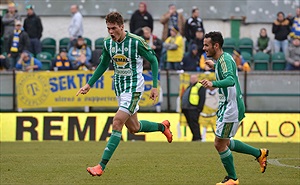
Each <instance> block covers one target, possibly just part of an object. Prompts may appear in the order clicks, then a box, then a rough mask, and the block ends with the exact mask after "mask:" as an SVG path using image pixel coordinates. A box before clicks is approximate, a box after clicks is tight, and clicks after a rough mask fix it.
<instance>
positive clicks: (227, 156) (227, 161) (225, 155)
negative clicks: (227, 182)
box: [219, 148, 237, 179]
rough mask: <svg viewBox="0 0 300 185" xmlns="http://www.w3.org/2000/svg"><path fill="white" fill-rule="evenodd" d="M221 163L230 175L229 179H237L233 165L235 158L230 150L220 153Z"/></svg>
mask: <svg viewBox="0 0 300 185" xmlns="http://www.w3.org/2000/svg"><path fill="white" fill-rule="evenodd" d="M219 155H220V158H221V161H222V163H223V166H224V168H225V170H226V172H227V174H228V177H230V178H232V179H237V177H236V173H235V169H234V164H233V156H232V154H231V151H230V149H229V148H227V150H225V151H223V152H219Z"/></svg>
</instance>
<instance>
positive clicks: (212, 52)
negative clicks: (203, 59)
mask: <svg viewBox="0 0 300 185" xmlns="http://www.w3.org/2000/svg"><path fill="white" fill-rule="evenodd" d="M215 54H216V51H215V50H211V51H208V52H206V56H207V57H213V56H215Z"/></svg>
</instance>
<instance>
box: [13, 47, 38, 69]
mask: <svg viewBox="0 0 300 185" xmlns="http://www.w3.org/2000/svg"><path fill="white" fill-rule="evenodd" d="M41 68H42V63H41V61H39V60H38V59H36V58H34V57H33V56H31V54H30V53H29V52H27V51H23V53H22V54H21V56H20V59H19V60H18V62H17V64H16V69H19V70H22V71H27V72H32V71H36V70H40V69H41Z"/></svg>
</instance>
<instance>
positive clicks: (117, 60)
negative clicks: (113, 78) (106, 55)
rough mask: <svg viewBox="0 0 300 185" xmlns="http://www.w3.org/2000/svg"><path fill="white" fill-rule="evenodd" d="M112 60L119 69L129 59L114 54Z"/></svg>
mask: <svg viewBox="0 0 300 185" xmlns="http://www.w3.org/2000/svg"><path fill="white" fill-rule="evenodd" d="M112 58H113V61H114V62H115V63H116V64H117V65H118V66H120V67H122V66H125V65H126V64H127V63H128V62H129V58H127V57H126V56H125V55H122V54H116V55H114V56H113V57H112Z"/></svg>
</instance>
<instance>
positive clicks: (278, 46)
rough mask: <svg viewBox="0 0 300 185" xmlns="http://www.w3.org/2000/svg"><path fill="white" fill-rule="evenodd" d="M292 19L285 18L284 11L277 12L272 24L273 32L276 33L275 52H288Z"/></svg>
mask: <svg viewBox="0 0 300 185" xmlns="http://www.w3.org/2000/svg"><path fill="white" fill-rule="evenodd" d="M290 31H291V30H290V21H289V20H288V19H286V18H285V16H284V13H283V12H278V13H277V19H276V20H275V21H274V23H273V26H272V33H274V35H275V40H274V52H275V53H277V52H280V51H282V52H284V53H286V51H287V48H288V43H289V42H288V35H289V33H290Z"/></svg>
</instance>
